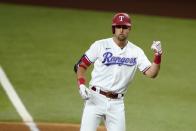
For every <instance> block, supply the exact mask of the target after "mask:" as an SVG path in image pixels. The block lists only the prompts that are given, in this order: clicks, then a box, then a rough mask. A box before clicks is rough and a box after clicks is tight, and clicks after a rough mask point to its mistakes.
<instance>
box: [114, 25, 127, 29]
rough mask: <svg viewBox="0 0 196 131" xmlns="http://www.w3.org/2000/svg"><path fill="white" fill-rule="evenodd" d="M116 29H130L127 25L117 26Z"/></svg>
mask: <svg viewBox="0 0 196 131" xmlns="http://www.w3.org/2000/svg"><path fill="white" fill-rule="evenodd" d="M116 28H118V29H120V28H122V29H128V28H129V27H128V26H126V25H116Z"/></svg>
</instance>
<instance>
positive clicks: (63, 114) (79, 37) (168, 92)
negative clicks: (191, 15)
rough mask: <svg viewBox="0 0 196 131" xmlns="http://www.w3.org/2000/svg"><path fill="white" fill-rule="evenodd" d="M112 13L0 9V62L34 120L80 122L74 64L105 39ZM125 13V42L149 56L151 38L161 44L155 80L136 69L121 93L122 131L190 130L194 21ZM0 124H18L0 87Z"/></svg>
mask: <svg viewBox="0 0 196 131" xmlns="http://www.w3.org/2000/svg"><path fill="white" fill-rule="evenodd" d="M113 14H114V13H111V12H95V11H83V10H72V9H57V8H46V7H32V6H19V5H6V4H0V65H1V66H2V67H3V69H4V71H5V72H6V73H7V76H8V77H9V79H10V81H11V82H12V84H13V85H14V87H15V89H16V91H17V93H18V95H19V96H20V97H21V99H22V101H23V102H24V104H25V106H26V107H27V109H28V111H29V112H30V114H31V115H32V116H33V118H34V119H35V121H36V122H55V123H80V119H81V115H82V109H83V101H82V100H81V98H80V96H79V94H78V89H77V86H76V80H75V74H74V72H73V65H74V64H75V62H76V61H77V60H78V59H79V58H80V56H81V55H82V54H83V53H84V51H85V50H86V49H87V48H88V47H89V46H90V44H91V43H93V42H94V41H95V40H97V39H102V38H107V37H110V36H111V35H112V34H111V19H112V16H113ZM131 16H132V21H133V28H132V32H131V34H130V38H129V40H130V41H132V42H134V43H136V44H137V45H139V46H140V47H141V48H143V49H144V51H145V53H146V54H147V56H148V57H149V59H152V58H153V54H152V51H151V50H150V46H151V43H152V41H153V40H161V41H162V45H163V49H164V55H163V60H162V65H161V71H160V74H159V77H158V78H156V79H154V80H152V79H149V78H146V77H144V76H143V75H142V73H140V72H139V71H138V72H137V74H136V77H135V80H134V82H133V84H132V85H130V87H129V89H128V92H127V94H126V97H125V104H126V119H127V131H195V130H196V125H195V122H196V117H195V113H196V88H195V78H196V73H195V65H196V61H195V60H194V59H195V56H196V53H195V49H196V45H195V38H196V37H195V36H196V35H195V34H196V20H191V19H177V18H167V17H158V16H144V15H136V14H131ZM88 78H90V70H89V71H88ZM0 121H8V122H9V121H10V122H11V121H21V118H20V117H19V115H18V114H17V113H16V111H15V109H14V107H13V106H12V104H11V103H10V101H9V99H8V98H7V96H6V94H5V92H4V91H3V89H2V86H1V85H0Z"/></svg>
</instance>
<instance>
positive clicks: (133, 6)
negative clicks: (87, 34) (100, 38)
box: [0, 0, 196, 19]
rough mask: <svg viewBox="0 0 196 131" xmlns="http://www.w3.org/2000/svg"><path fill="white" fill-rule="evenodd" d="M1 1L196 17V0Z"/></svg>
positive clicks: (4, 1)
mask: <svg viewBox="0 0 196 131" xmlns="http://www.w3.org/2000/svg"><path fill="white" fill-rule="evenodd" d="M0 2H1V3H15V4H30V5H42V6H51V7H61V8H77V9H88V10H102V11H113V12H118V11H123V12H129V13H136V14H147V15H160V16H169V17H179V18H192V19H195V18H196V1H195V0H0Z"/></svg>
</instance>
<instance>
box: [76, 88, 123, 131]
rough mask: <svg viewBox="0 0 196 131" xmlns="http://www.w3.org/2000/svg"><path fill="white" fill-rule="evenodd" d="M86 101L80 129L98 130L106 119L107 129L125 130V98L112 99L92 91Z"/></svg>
mask: <svg viewBox="0 0 196 131" xmlns="http://www.w3.org/2000/svg"><path fill="white" fill-rule="evenodd" d="M91 92H92V95H91V97H90V99H89V100H86V101H85V106H84V111H83V116H82V122H81V128H80V131H96V130H97V127H98V126H99V124H100V122H101V120H104V123H105V126H106V128H107V131H125V110H124V100H123V98H119V99H110V98H107V97H106V96H104V95H101V94H99V93H97V92H95V91H92V90H91Z"/></svg>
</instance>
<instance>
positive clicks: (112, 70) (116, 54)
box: [85, 38, 151, 93]
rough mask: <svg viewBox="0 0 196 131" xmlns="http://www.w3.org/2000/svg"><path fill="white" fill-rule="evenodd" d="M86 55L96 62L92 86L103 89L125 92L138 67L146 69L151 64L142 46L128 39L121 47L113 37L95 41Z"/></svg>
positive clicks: (142, 69) (141, 69)
mask: <svg viewBox="0 0 196 131" xmlns="http://www.w3.org/2000/svg"><path fill="white" fill-rule="evenodd" d="M85 55H86V57H87V59H88V60H89V62H91V63H94V69H93V71H92V74H91V75H92V77H91V78H92V79H91V81H90V83H89V84H90V87H92V86H96V87H99V88H100V89H101V90H103V91H113V92H115V93H125V92H126V90H127V86H128V84H129V83H130V82H131V81H132V79H133V77H134V74H135V72H136V70H137V68H139V70H140V71H145V70H146V69H148V68H149V67H150V66H151V62H150V61H149V60H148V58H147V57H146V55H145V54H144V52H143V50H142V49H141V48H139V47H138V46H136V45H134V44H133V43H131V42H129V41H128V43H127V45H126V46H125V47H124V48H123V49H121V48H120V47H119V46H118V45H117V44H116V43H115V42H114V40H113V38H107V39H102V40H98V41H95V42H94V43H93V44H92V45H91V47H90V48H89V49H88V50H87V51H86V53H85Z"/></svg>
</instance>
